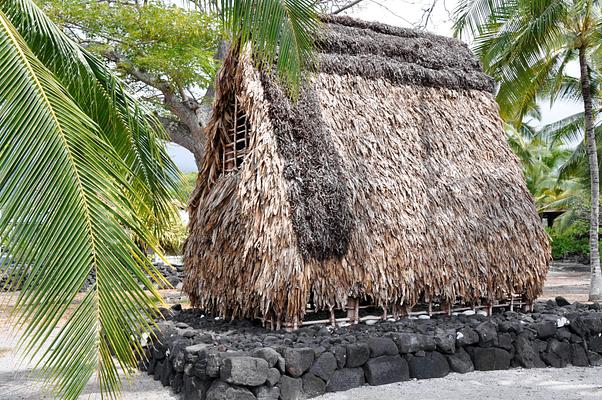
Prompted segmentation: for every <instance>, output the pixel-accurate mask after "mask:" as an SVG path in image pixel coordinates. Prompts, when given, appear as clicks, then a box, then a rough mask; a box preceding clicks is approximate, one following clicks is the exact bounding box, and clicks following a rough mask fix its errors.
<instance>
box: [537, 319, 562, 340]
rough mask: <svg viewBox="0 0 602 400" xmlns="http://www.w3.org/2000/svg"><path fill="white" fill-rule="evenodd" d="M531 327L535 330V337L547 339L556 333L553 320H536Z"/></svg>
mask: <svg viewBox="0 0 602 400" xmlns="http://www.w3.org/2000/svg"><path fill="white" fill-rule="evenodd" d="M533 329H535V331H536V332H537V337H538V338H540V339H547V338H550V337H552V336H554V335H555V334H556V323H555V322H553V321H543V322H538V323H536V324H534V325H533Z"/></svg>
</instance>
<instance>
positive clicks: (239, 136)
mask: <svg viewBox="0 0 602 400" xmlns="http://www.w3.org/2000/svg"><path fill="white" fill-rule="evenodd" d="M249 131H250V125H249V121H248V118H247V115H246V114H245V112H244V110H242V107H240V106H239V104H238V98H237V96H236V95H234V113H233V116H232V125H231V126H230V128H229V129H227V130H226V136H227V137H226V144H225V146H224V152H223V156H222V162H223V170H224V172H225V173H228V172H233V171H237V170H238V169H239V168H240V166H241V164H242V162H243V161H244V158H245V155H246V153H247V146H248V145H249V143H248V142H249Z"/></svg>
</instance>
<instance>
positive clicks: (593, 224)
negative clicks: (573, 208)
mask: <svg viewBox="0 0 602 400" xmlns="http://www.w3.org/2000/svg"><path fill="white" fill-rule="evenodd" d="M579 67H580V72H581V93H582V94H583V106H584V111H585V112H584V117H585V136H586V140H587V155H588V159H589V176H590V183H591V216H590V226H589V260H590V266H591V271H592V274H591V281H590V287H589V300H590V301H594V300H600V299H602V272H601V271H600V251H599V247H598V226H599V207H600V171H599V169H598V152H597V146H596V134H595V132H594V117H593V112H592V95H591V90H590V82H589V75H588V66H587V60H586V58H585V48H580V49H579Z"/></svg>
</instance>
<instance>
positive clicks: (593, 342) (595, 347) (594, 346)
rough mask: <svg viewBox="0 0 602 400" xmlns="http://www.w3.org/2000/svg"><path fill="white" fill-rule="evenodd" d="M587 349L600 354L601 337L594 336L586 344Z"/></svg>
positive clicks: (601, 350) (601, 348)
mask: <svg viewBox="0 0 602 400" xmlns="http://www.w3.org/2000/svg"><path fill="white" fill-rule="evenodd" d="M587 345H588V348H589V349H590V350H591V351H595V352H596V353H602V336H594V337H593V338H591V339H590V340H589V341H588V342H587Z"/></svg>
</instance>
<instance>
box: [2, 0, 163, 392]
mask: <svg viewBox="0 0 602 400" xmlns="http://www.w3.org/2000/svg"><path fill="white" fill-rule="evenodd" d="M9 3H10V4H9ZM0 4H1V6H0V238H2V246H3V250H4V252H5V253H6V254H8V255H9V257H7V258H5V259H4V261H3V263H4V264H3V265H1V266H0V269H5V268H6V266H7V265H8V264H9V263H11V264H12V268H11V270H10V273H11V279H12V282H15V281H22V283H23V288H22V290H21V292H19V294H18V296H17V298H16V303H15V307H14V312H13V314H12V317H13V321H14V323H15V324H16V325H17V326H19V327H21V328H22V334H23V336H22V340H21V342H20V345H21V346H22V348H23V350H24V353H23V354H24V355H25V357H35V356H38V357H39V363H38V367H39V370H40V371H41V372H42V374H43V375H44V376H45V377H46V379H47V380H48V382H49V383H50V384H51V385H52V387H53V388H54V390H55V393H56V395H57V396H58V397H61V398H66V399H74V398H76V397H77V396H78V395H79V394H80V393H81V391H82V390H83V387H84V386H85V385H86V383H87V382H88V380H89V378H90V377H91V376H92V375H93V374H94V373H95V372H96V373H97V375H98V378H99V383H100V387H101V390H102V391H103V392H104V394H105V395H107V396H109V397H113V396H114V395H115V394H116V393H117V390H118V388H119V379H120V378H119V374H118V372H117V365H119V366H121V368H123V370H125V371H126V372H128V371H132V369H133V368H134V367H135V366H136V359H137V356H139V355H140V354H141V351H142V349H141V345H140V342H139V340H137V338H139V337H140V336H141V335H142V334H143V333H145V332H149V331H150V329H151V324H152V322H151V321H152V320H153V319H152V318H153V317H154V316H155V315H156V311H157V304H158V303H161V301H162V300H161V297H160V295H159V293H158V292H157V290H156V289H155V287H154V285H153V282H152V281H151V279H149V278H148V276H151V277H154V278H156V277H157V276H158V272H157V271H156V270H155V268H154V267H153V265H152V264H151V263H150V261H149V259H148V258H147V257H146V256H145V254H144V253H143V252H142V251H141V250H140V248H139V247H138V246H137V245H136V243H135V242H134V240H133V239H132V236H134V237H136V238H137V239H139V240H142V241H143V242H144V243H145V244H146V245H148V246H151V247H154V246H155V245H156V239H155V238H154V236H153V235H152V233H151V232H149V231H148V229H146V228H145V227H144V224H143V223H142V221H141V218H140V213H139V211H138V209H137V207H138V204H146V202H147V199H146V196H147V195H148V192H149V191H150V190H151V189H150V187H146V188H145V189H144V190H141V187H142V186H143V185H142V183H140V184H138V183H137V182H138V181H135V180H134V181H132V179H133V177H136V176H138V175H139V172H140V171H139V170H137V168H138V164H137V162H134V161H133V160H132V159H130V158H128V157H124V156H125V155H130V154H133V152H134V151H133V150H130V149H123V147H125V146H129V145H131V140H132V137H134V138H135V137H136V136H135V135H139V136H138V137H139V139H136V140H140V143H141V144H142V145H145V146H150V147H153V146H159V144H157V143H150V142H149V141H152V140H155V139H154V136H146V135H147V134H149V132H151V131H148V130H143V129H142V128H145V127H146V125H143V124H144V123H143V122H142V121H143V119H142V117H143V113H142V111H136V110H137V105H136V102H134V101H133V100H132V99H130V98H129V97H128V96H125V92H124V91H121V92H120V90H123V88H122V87H121V88H120V89H119V88H118V87H110V86H108V85H107V88H106V93H105V94H104V95H103V96H101V95H100V94H101V90H100V88H102V87H103V84H105V83H107V82H113V83H114V84H115V86H118V85H117V83H116V82H118V81H116V80H114V79H112V78H110V77H109V75H110V74H109V73H108V72H106V70H105V69H103V68H101V67H100V66H94V65H92V64H93V61H94V59H93V58H88V59H86V57H84V58H74V57H75V56H76V55H77V54H79V55H84V56H86V53H85V52H83V51H82V52H80V53H77V52H73V46H74V45H73V44H72V43H71V42H69V41H68V40H67V39H65V38H64V37H62V36H60V35H56V34H55V30H54V27H53V26H52V25H51V24H47V23H46V22H45V21H46V20H45V19H44V18H43V17H42V16H40V15H39V14H36V13H37V12H38V9H37V7H35V5H34V4H33V3H31V2H30V1H25V0H19V1H8V0H7V1H4V2H2V3H0ZM15 7H16V8H15ZM15 10H20V11H18V12H19V13H33V14H34V17H31V16H29V17H24V16H23V15H17V14H15V13H17V11H15ZM30 17H31V21H33V22H35V21H37V22H36V23H33V22H32V25H29V27H28V28H27V29H29V30H28V31H26V32H25V33H26V35H25V36H26V37H27V39H28V40H26V39H25V38H23V37H22V35H21V34H20V33H19V31H18V29H17V28H16V27H15V26H14V25H13V23H12V19H13V18H14V19H15V20H16V21H17V24H18V25H19V24H23V23H24V22H23V21H25V20H27V19H28V18H30ZM23 26H25V25H21V29H24V28H23ZM44 38H46V39H47V41H44V40H45V39H44ZM48 47H53V49H49V48H48ZM32 49H35V50H37V51H39V52H40V54H41V56H40V58H38V57H37V56H36V54H35V52H34V51H32ZM53 53H54V54H57V55H56V60H57V61H56V64H53V63H52V60H53V58H52V57H51V56H50V55H51V54H53ZM59 54H60V55H59ZM69 54H70V55H69ZM62 56H65V58H63V59H62V62H63V63H64V64H69V63H73V64H74V65H75V66H73V68H74V69H76V70H78V71H80V72H86V74H87V75H85V76H80V77H71V78H69V77H66V76H63V75H62V73H61V69H62V70H63V71H66V70H68V69H69V68H68V67H67V66H63V67H60V66H59V65H58V59H59V58H60V57H62ZM45 63H48V65H49V66H50V67H51V68H48V67H47V66H46V65H45ZM86 65H87V67H86ZM95 68H97V70H96V72H94V73H93V72H90V71H94V69H95ZM103 71H104V73H106V75H105V76H104V78H103V77H102V76H100V75H102V73H103ZM94 79H96V80H98V83H94ZM103 79H104V80H103ZM78 85H81V87H78ZM96 85H98V88H97V86H96ZM65 86H66V88H65ZM88 89H90V90H91V89H94V90H95V91H94V92H93V93H91V94H90V95H89V97H88V98H86V95H85V93H84V92H85V90H88ZM118 89H119V90H118ZM96 102H97V103H96ZM102 107H106V108H105V109H104V114H103V108H102ZM125 110H128V111H127V112H126V111H125ZM136 112H138V113H139V114H136ZM111 119H118V120H119V121H112V122H111ZM137 124H141V125H140V126H138V125H137ZM119 126H124V127H126V128H127V129H118V128H115V127H119ZM113 128H114V129H115V130H113ZM138 129H139V130H138ZM126 132H129V133H128V135H127V136H126V137H125V138H121V137H119V135H120V134H125V133H126ZM156 156H157V154H155V153H149V156H148V157H156ZM149 162H150V161H149ZM159 162H161V163H165V162H166V160H165V159H163V160H161V159H159ZM138 163H140V164H143V163H145V161H144V160H142V161H140V160H139V161H138ZM150 164H151V165H155V166H154V167H153V168H162V167H164V166H165V164H163V165H160V166H159V164H158V163H155V164H153V163H152V162H150ZM155 172H157V171H155ZM161 173H165V172H161ZM133 182H134V184H132V183H133ZM141 182H142V181H141ZM146 182H148V181H146ZM92 271H93V272H94V273H95V275H96V283H95V284H94V285H93V287H92V288H90V289H89V291H88V292H87V293H86V294H85V295H84V297H83V299H82V300H81V302H79V303H77V304H75V305H72V303H73V300H74V299H75V296H76V295H77V293H78V292H79V291H80V289H81V288H82V286H83V284H84V282H85V280H86V277H87V276H88V274H89V273H90V272H92ZM157 279H158V278H157ZM62 320H66V322H64V323H63V322H61V321H62ZM55 328H59V330H58V334H57V335H56V337H55V338H54V339H52V341H51V343H50V347H49V348H47V349H46V348H45V347H44V344H45V343H47V341H48V340H49V339H48V338H49V337H50V336H49V335H50V334H51V333H52V332H53V331H54V330H55Z"/></svg>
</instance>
